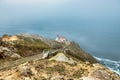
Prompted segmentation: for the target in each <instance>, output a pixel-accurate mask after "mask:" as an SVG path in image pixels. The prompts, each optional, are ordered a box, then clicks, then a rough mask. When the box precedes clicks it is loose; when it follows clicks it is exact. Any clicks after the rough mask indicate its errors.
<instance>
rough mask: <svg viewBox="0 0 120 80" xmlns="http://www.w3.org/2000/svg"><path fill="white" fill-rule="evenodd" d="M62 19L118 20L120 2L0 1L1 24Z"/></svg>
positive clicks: (100, 0) (90, 0)
mask: <svg viewBox="0 0 120 80" xmlns="http://www.w3.org/2000/svg"><path fill="white" fill-rule="evenodd" d="M38 15H39V16H38ZM61 17H66V18H67V17H71V18H78V19H80V18H81V19H86V18H87V19H94V18H95V19H114V20H117V19H120V0H0V23H1V24H2V23H4V22H5V23H6V22H8V23H14V22H15V23H16V22H17V21H18V22H22V21H24V20H25V21H28V22H29V21H30V20H39V19H42V18H44V19H45V18H61Z"/></svg>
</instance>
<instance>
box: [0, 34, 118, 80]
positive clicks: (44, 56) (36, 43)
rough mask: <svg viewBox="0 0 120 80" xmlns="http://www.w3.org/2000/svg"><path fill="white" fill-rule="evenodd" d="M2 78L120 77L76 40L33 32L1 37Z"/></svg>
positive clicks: (96, 79)
mask: <svg viewBox="0 0 120 80" xmlns="http://www.w3.org/2000/svg"><path fill="white" fill-rule="evenodd" d="M0 80H120V75H118V74H116V73H114V72H112V71H110V70H109V69H108V68H106V67H105V66H103V65H102V64H100V63H99V62H98V61H97V60H96V59H95V58H94V57H93V56H92V55H90V54H88V53H86V52H85V51H83V50H82V49H81V48H80V46H79V45H78V44H77V43H76V42H74V41H69V40H67V39H65V38H64V37H63V36H58V37H57V38H56V39H55V40H53V39H47V38H44V37H42V36H39V35H34V34H16V35H7V34H5V35H3V36H2V37H1V38H0Z"/></svg>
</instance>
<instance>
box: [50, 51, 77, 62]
mask: <svg viewBox="0 0 120 80" xmlns="http://www.w3.org/2000/svg"><path fill="white" fill-rule="evenodd" d="M49 60H55V61H62V62H68V63H71V64H72V63H75V61H74V60H73V59H72V58H68V57H67V56H66V55H65V54H64V53H58V54H57V55H55V56H53V57H52V58H50V59H49Z"/></svg>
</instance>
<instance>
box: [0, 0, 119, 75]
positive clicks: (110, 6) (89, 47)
mask: <svg viewBox="0 0 120 80" xmlns="http://www.w3.org/2000/svg"><path fill="white" fill-rule="evenodd" d="M19 33H30V34H39V35H42V36H44V37H46V38H51V39H55V37H56V35H63V36H65V37H66V38H67V39H68V40H71V41H76V42H77V43H78V44H79V45H80V47H81V48H82V49H83V50H85V51H86V52H88V53H90V54H91V55H93V56H95V58H96V59H98V60H99V61H100V62H101V63H102V64H103V65H105V66H106V67H108V68H110V69H111V70H113V71H115V72H116V73H118V74H120V0H29V1H28V0H0V36H2V35H3V34H19Z"/></svg>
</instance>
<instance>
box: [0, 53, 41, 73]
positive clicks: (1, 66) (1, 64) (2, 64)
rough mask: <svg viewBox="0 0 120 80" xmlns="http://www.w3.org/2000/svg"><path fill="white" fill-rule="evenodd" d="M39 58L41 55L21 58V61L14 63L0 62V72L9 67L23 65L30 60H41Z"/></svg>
mask: <svg viewBox="0 0 120 80" xmlns="http://www.w3.org/2000/svg"><path fill="white" fill-rule="evenodd" d="M41 57H42V54H37V55H34V56H29V57H25V58H21V59H18V60H15V61H5V60H0V71H2V70H6V69H9V68H11V67H14V66H17V65H20V64H23V63H25V62H28V61H31V60H37V59H41Z"/></svg>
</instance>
